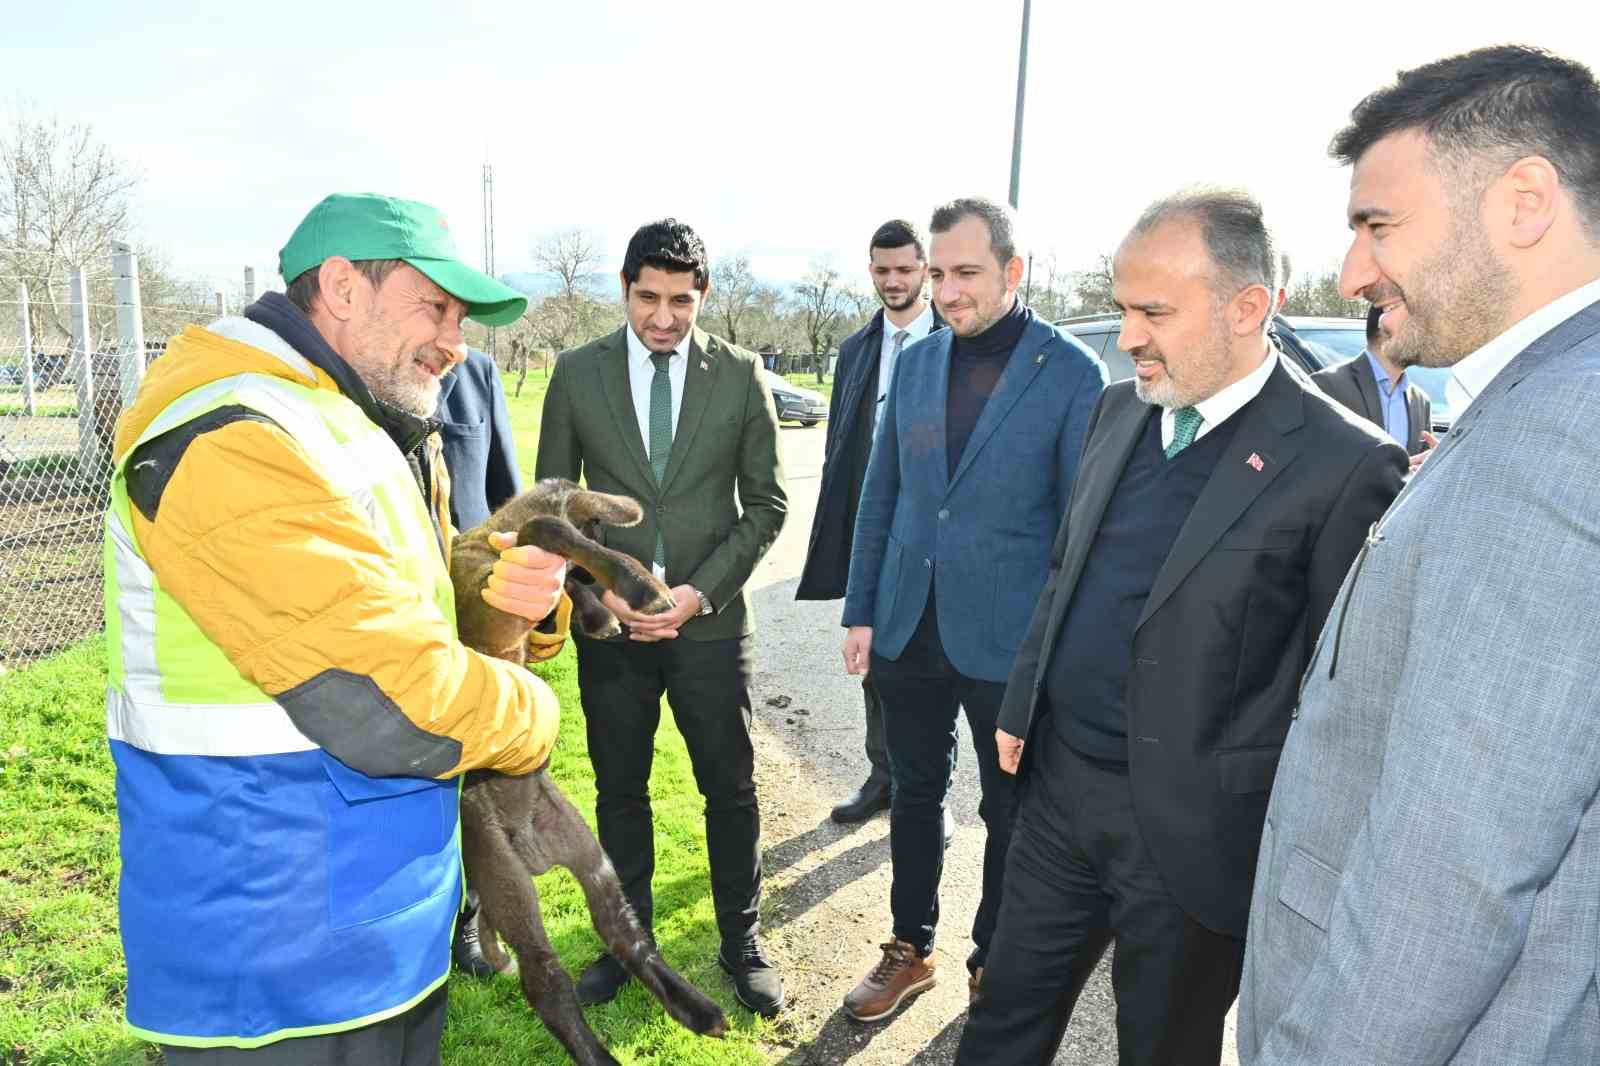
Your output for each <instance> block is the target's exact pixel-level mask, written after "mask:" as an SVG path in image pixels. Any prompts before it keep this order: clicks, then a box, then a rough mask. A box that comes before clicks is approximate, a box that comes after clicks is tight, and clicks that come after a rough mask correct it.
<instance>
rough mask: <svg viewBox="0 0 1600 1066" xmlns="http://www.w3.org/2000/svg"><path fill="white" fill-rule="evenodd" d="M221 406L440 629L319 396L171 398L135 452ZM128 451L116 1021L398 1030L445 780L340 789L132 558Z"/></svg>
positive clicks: (383, 482) (417, 521)
mask: <svg viewBox="0 0 1600 1066" xmlns="http://www.w3.org/2000/svg"><path fill="white" fill-rule="evenodd" d="M228 405H240V406H243V407H246V408H249V409H250V410H252V411H256V412H259V413H260V414H262V415H265V416H266V417H268V418H270V419H271V420H272V421H273V422H275V423H277V424H278V425H279V426H281V427H282V428H283V429H284V430H285V431H286V432H288V433H289V434H290V435H291V436H292V437H294V439H295V440H296V441H297V442H298V443H299V444H300V446H301V447H302V448H304V449H305V451H306V452H307V454H308V455H309V456H310V457H311V460H312V462H313V463H315V464H316V465H317V466H318V467H319V468H320V469H321V472H322V473H323V474H324V475H325V476H326V477H327V478H328V479H329V480H330V481H332V482H333V484H334V485H336V486H338V487H339V488H340V489H341V490H342V491H343V492H345V493H347V494H348V495H349V496H350V497H351V498H352V499H354V500H356V501H358V502H359V503H360V504H361V505H362V507H363V508H364V509H365V511H366V513H367V515H368V516H369V517H370V519H371V522H372V528H373V530H374V531H375V533H376V535H377V536H378V537H380V538H381V539H383V540H384V541H385V542H386V543H387V544H388V545H389V546H390V547H391V548H392V549H393V554H392V558H393V559H394V560H395V561H396V564H397V565H398V567H399V569H400V571H401V573H402V576H403V577H404V578H405V579H406V580H407V581H410V582H412V583H414V584H415V587H417V588H418V589H426V590H431V592H432V596H433V599H434V601H435V603H436V604H437V605H438V608H439V610H440V611H441V612H442V613H443V615H444V616H445V617H446V618H448V619H450V620H451V624H452V626H453V625H454V619H455V606H454V599H453V597H452V594H451V587H450V579H449V574H448V572H447V570H446V567H445V563H444V560H443V558H442V557H441V553H440V550H439V544H438V541H437V539H436V537H435V534H434V531H433V525H432V521H431V519H430V517H429V514H428V508H427V504H426V502H425V501H424V500H423V498H422V494H421V493H419V492H418V491H417V483H416V479H415V477H414V476H413V474H412V472H411V469H410V467H409V466H408V465H407V463H406V460H405V457H404V456H403V455H401V453H400V450H399V449H398V448H397V447H396V446H395V444H394V442H393V441H392V440H391V439H390V438H389V436H388V435H387V434H386V433H384V431H383V430H382V429H380V428H378V427H377V426H375V425H374V424H373V423H372V422H371V421H370V420H368V419H367V417H366V416H365V415H364V414H363V413H362V412H361V410H360V408H358V407H357V406H356V405H355V404H354V403H353V402H351V401H350V400H348V399H346V398H345V397H344V396H342V395H340V394H339V393H337V392H335V391H333V390H329V389H315V388H309V387H306V386H303V385H300V384H297V383H295V382H293V381H289V380H285V379H282V378H276V377H272V376H270V375H266V374H255V373H248V374H240V375H236V376H233V377H228V378H223V379H221V380H218V381H215V382H213V383H211V384H209V385H206V386H203V387H201V388H198V389H195V390H193V391H192V392H189V393H187V394H185V395H183V396H181V397H180V398H178V399H177V400H176V401H174V402H173V403H172V404H171V405H169V406H168V407H167V408H166V409H165V410H164V411H163V412H162V413H161V414H160V415H159V416H158V417H157V418H156V419H155V420H154V421H153V422H152V423H151V424H150V426H149V427H148V428H147V429H146V430H145V432H144V433H143V434H142V435H141V437H140V438H139V442H138V443H139V444H143V443H144V442H146V441H148V440H151V439H154V438H155V437H157V436H160V435H161V434H163V433H166V432H167V431H169V430H172V429H174V428H176V427H178V426H180V425H183V424H184V423H186V422H189V421H191V420H193V419H195V418H198V417H200V416H201V415H204V414H206V413H207V412H209V411H212V410H214V409H216V408H218V407H223V406H228ZM136 447H137V445H135V446H134V448H129V449H128V455H125V456H124V457H123V459H122V461H121V462H120V463H119V464H118V466H117V469H116V472H115V475H114V477H113V480H112V483H111V500H110V506H109V509H108V511H107V513H106V537H105V575H106V588H105V594H106V631H107V633H106V635H107V646H108V649H109V658H110V671H109V684H108V687H107V691H106V726H107V732H108V734H109V737H110V743H111V752H112V757H113V759H114V760H115V762H116V768H117V776H116V788H117V811H118V815H119V817H120V819H121V826H122V836H121V849H122V881H121V889H120V905H121V921H122V942H123V948H124V951H125V953H126V956H127V965H128V993H127V1017H128V1023H129V1025H130V1027H131V1028H132V1029H133V1031H134V1032H135V1033H137V1034H138V1035H139V1036H142V1037H144V1038H145V1039H147V1040H152V1041H156V1042H158V1043H166V1044H178V1045H187V1046H196V1047H206V1046H224V1045H225V1046H237V1047H257V1046H260V1045H263V1044H269V1043H272V1042H274V1041H277V1040H281V1039H284V1038H286V1037H295V1036H313V1035H318V1034H323V1033H331V1032H338V1031H341V1030H345V1029H353V1028H356V1027H358V1026H362V1025H367V1024H371V1023H373V1022H376V1021H380V1020H382V1019H384V1018H387V1017H391V1016H393V1015H396V1014H399V1013H401V1012H403V1011H405V1010H407V1009H409V1008H410V1007H412V1006H413V1005H415V1004H416V1003H418V1002H420V1001H421V1000H422V999H423V998H424V997H425V996H427V995H428V994H429V993H430V992H432V991H433V990H434V989H435V988H437V987H438V986H439V985H440V984H441V983H443V981H444V980H445V977H446V976H447V974H448V971H449V965H450V937H451V933H452V931H453V928H454V921H455V916H456V912H457V910H458V909H459V905H460V893H461V857H460V854H461V853H460V834H459V826H458V820H457V817H458V809H459V802H458V801H459V781H457V780H450V781H435V780H432V779H427V778H413V777H388V778H376V777H369V776H367V775H365V774H363V773H360V772H359V771H357V770H355V769H353V768H351V767H350V766H347V765H346V764H344V763H342V762H340V761H339V760H338V759H336V758H334V757H333V756H332V755H330V754H328V753H327V752H326V751H324V750H322V749H321V748H320V747H318V745H317V744H315V743H313V742H312V741H311V740H310V739H308V738H307V737H306V736H304V735H303V734H302V733H301V732H300V731H299V730H298V729H296V728H295V726H294V723H293V722H292V721H291V720H290V718H289V716H288V715H287V714H286V713H285V712H284V710H283V708H282V707H280V706H279V705H278V704H277V703H275V702H274V701H273V700H272V698H271V697H270V696H268V695H267V694H266V693H265V692H263V691H261V689H259V688H257V687H256V686H255V685H253V684H251V683H250V682H249V681H248V680H246V679H245V678H244V677H243V676H241V675H240V673H239V671H238V670H237V669H236V668H235V667H234V666H233V664H232V663H231V662H229V660H228V659H227V657H226V656H225V655H224V654H223V652H222V649H221V648H219V647H218V646H217V645H216V644H214V643H213V642H212V641H210V640H209V639H207V638H206V636H205V635H204V634H203V633H202V632H201V630H200V629H199V627H198V626H196V625H195V623H194V621H193V620H192V619H191V618H190V617H189V615H188V614H187V613H186V612H185V611H184V609H183V607H182V606H180V605H179V604H178V602H177V601H176V600H174V599H173V598H172V596H171V595H170V594H169V593H167V592H166V591H165V590H164V589H163V588H162V587H161V582H160V580H159V578H158V577H157V575H156V574H155V573H154V572H152V570H151V569H150V566H149V564H148V563H147V562H146V560H145V558H144V555H143V554H142V553H141V551H140V550H139V544H138V541H137V540H136V539H135V538H134V536H133V522H132V518H131V513H130V510H129V508H130V502H129V498H128V491H127V484H126V474H127V464H128V461H129V459H128V456H131V455H132V454H133V453H134V450H135V448H136ZM281 579H282V580H284V581H293V580H295V575H294V574H283V575H281ZM353 665H354V664H353ZM356 672H359V668H358V669H357V671H356Z"/></svg>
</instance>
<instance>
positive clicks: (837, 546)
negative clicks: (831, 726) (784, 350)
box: [794, 218, 955, 842]
mask: <svg viewBox="0 0 1600 1066" xmlns="http://www.w3.org/2000/svg"><path fill="white" fill-rule="evenodd" d="M867 257H868V260H869V264H870V275H869V276H870V277H871V278H872V287H873V290H874V291H875V292H876V293H877V294H878V299H879V300H880V301H882V303H883V309H882V310H880V311H879V312H878V313H877V314H875V315H873V316H872V317H871V318H870V319H868V320H867V324H866V325H864V326H862V327H861V328H860V329H859V330H857V331H856V332H854V333H852V334H851V335H850V336H848V337H846V338H845V339H844V342H843V343H841V344H840V345H839V364H838V369H837V370H836V371H835V373H834V382H833V396H832V398H831V399H830V401H829V404H828V440H827V450H826V451H825V452H824V457H823V461H822V487H821V488H820V489H818V490H817V510H816V514H815V515H814V516H813V518H812V522H811V541H810V544H809V546H808V548H807V550H806V562H805V567H804V569H803V570H801V572H800V585H799V587H798V588H797V589H795V594H794V598H795V599H797V600H838V599H843V598H844V590H845V579H846V578H847V577H848V576H849V573H850V542H851V541H852V540H853V539H854V537H855V529H856V510H857V508H858V507H859V506H860V503H861V485H862V482H864V481H865V480H866V476H867V457H868V456H869V455H870V454H871V452H872V438H873V432H874V430H875V429H876V428H877V422H878V418H879V416H880V415H882V414H883V405H884V404H885V403H886V402H887V400H888V394H889V384H890V382H891V381H892V377H891V375H892V374H893V371H894V364H895V362H896V361H898V359H899V354H900V352H902V351H904V350H905V348H907V347H909V346H910V345H912V344H915V343H916V342H917V341H919V340H922V339H923V338H924V337H926V336H927V335H928V334H929V333H931V332H933V331H934V330H936V329H943V328H944V320H943V319H942V318H940V317H939V315H938V312H936V311H935V310H934V309H933V308H932V307H931V306H930V305H929V303H928V297H927V294H926V292H925V290H926V288H927V281H928V252H927V246H926V243H925V242H924V240H923V237H922V232H921V230H920V228H919V227H918V226H917V225H916V224H915V223H912V222H907V221H906V220H904V219H898V218H897V219H891V220H890V221H888V222H885V223H884V224H883V225H881V226H879V227H878V228H877V230H876V231H874V232H873V234H872V239H871V240H870V241H869V242H868V243H867ZM861 693H862V699H863V702H864V704H865V714H866V727H867V728H866V750H867V764H868V766H869V767H870V768H871V769H870V770H869V771H868V773H867V779H866V781H865V782H864V783H863V784H862V786H861V787H860V788H858V789H857V790H856V792H855V794H854V795H852V796H850V797H849V798H848V799H846V800H844V801H843V802H842V803H840V804H839V805H838V806H836V807H834V808H833V820H834V821H836V822H843V823H846V824H849V823H852V822H864V821H866V820H867V819H868V818H871V817H872V816H873V815H874V814H877V813H878V812H879V811H883V810H888V808H889V785H890V781H891V775H890V772H889V752H888V749H887V748H885V746H884V741H883V705H882V702H881V701H880V700H879V699H878V694H877V691H876V690H875V689H874V688H873V687H872V679H871V678H870V677H868V678H862V680H861ZM944 833H945V840H946V841H947V842H948V841H949V839H950V838H951V837H952V836H953V835H954V833H955V821H954V820H953V819H952V818H951V817H950V813H949V812H948V811H946V812H945V820H944Z"/></svg>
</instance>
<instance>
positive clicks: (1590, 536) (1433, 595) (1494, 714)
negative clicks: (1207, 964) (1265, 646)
mask: <svg viewBox="0 0 1600 1066" xmlns="http://www.w3.org/2000/svg"><path fill="white" fill-rule="evenodd" d="M1333 154H1334V155H1335V157H1337V158H1338V159H1340V160H1342V161H1343V162H1346V163H1352V164H1354V167H1355V170H1354V173H1353V175H1352V178H1351V185H1350V204H1349V218H1350V222H1351V226H1352V229H1353V230H1354V233H1355V237H1354V241H1353V244H1352V246H1351V249H1350V252H1349V254H1348V256H1347V257H1346V260H1345V265H1344V275H1343V279H1342V282H1341V288H1342V289H1343V291H1344V292H1345V294H1346V295H1348V296H1357V295H1359V296H1364V297H1365V298H1366V299H1368V300H1369V301H1371V302H1372V303H1374V304H1376V305H1377V306H1379V307H1380V308H1382V309H1383V312H1384V313H1383V320H1382V327H1383V330H1384V333H1385V334H1386V336H1387V340H1386V345H1385V347H1386V351H1387V353H1388V355H1389V356H1390V357H1391V358H1393V359H1395V360H1396V361H1398V362H1399V363H1401V364H1402V365H1417V364H1419V363H1420V364H1422V365H1428V366H1448V367H1450V368H1451V382H1450V389H1451V391H1452V393H1454V394H1456V395H1457V396H1458V397H1459V401H1460V402H1459V405H1458V404H1457V403H1454V402H1453V403H1452V404H1451V407H1452V409H1454V410H1464V413H1462V414H1461V415H1460V416H1459V417H1458V418H1457V419H1456V420H1455V422H1454V425H1453V427H1452V429H1451V431H1450V434H1449V436H1447V437H1446V438H1445V439H1444V441H1443V443H1441V444H1440V445H1439V447H1438V448H1437V449H1436V450H1435V451H1434V453H1433V457H1432V458H1431V459H1429V460H1428V462H1427V464H1426V465H1424V466H1423V467H1422V469H1421V470H1420V471H1418V472H1417V474H1416V476H1415V477H1413V478H1412V479H1411V481H1410V483H1409V484H1408V485H1407V486H1406V488H1405V490H1404V491H1403V492H1402V493H1401V494H1400V496H1399V497H1398V498H1397V499H1396V501H1395V503H1394V505H1393V506H1392V507H1390V509H1389V511H1388V513H1387V514H1386V515H1385V516H1384V518H1383V519H1382V520H1380V521H1379V522H1378V523H1377V524H1376V525H1375V526H1374V527H1373V529H1372V532H1371V533H1370V534H1369V536H1368V537H1367V542H1366V545H1365V547H1364V548H1363V550H1362V554H1361V556H1360V557H1358V559H1357V561H1356V563H1355V564H1354V566H1353V567H1352V568H1351V572H1350V575H1349V576H1348V577H1347V578H1346V579H1345V583H1344V587H1343V588H1342V589H1341V590H1340V593H1339V597H1338V599H1337V600H1336V602H1335V604H1334V607H1333V610H1332V612H1331V613H1330V614H1329V618H1328V624H1327V625H1326V626H1325V627H1324V629H1323V632H1322V636H1321V638H1320V642H1319V645H1318V650H1317V652H1316V653H1315V654H1314V655H1313V656H1312V664H1311V668H1310V670H1309V671H1307V674H1306V676H1305V679H1304V681H1303V682H1302V686H1303V687H1302V691H1301V695H1300V701H1299V707H1298V710H1297V715H1298V717H1297V720H1296V722H1295V724H1294V725H1293V727H1292V728H1291V729H1290V732H1289V738H1288V742H1287V744H1286V745H1285V747H1284V749H1283V757H1282V760H1281V761H1280V763H1279V766H1278V775H1277V783H1276V785H1275V787H1274V790H1273V795H1272V800H1271V802H1270V805H1269V806H1268V809H1267V823H1266V831H1265V834H1264V836H1263V838H1262V842H1261V851H1260V857H1259V862H1258V866H1257V872H1256V880H1255V894H1254V899H1253V902H1252V905H1251V912H1250V925H1249V934H1248V937H1247V940H1246V961H1245V971H1244V983H1243V989H1242V993H1241V1005H1240V1018H1239V1052H1240V1059H1241V1061H1242V1062H1244V1063H1246V1064H1247V1066H1289V1064H1295V1066H1301V1064H1309V1063H1315V1064H1319V1066H1336V1064H1340V1066H1342V1064H1348V1066H1374V1064H1383V1066H1398V1064H1405V1066H1420V1064H1434V1063H1449V1064H1453V1066H1466V1064H1473V1066H1535V1064H1539V1066H1545V1064H1560V1066H1569V1064H1579V1063H1583V1064H1595V1063H1600V991H1597V989H1596V976H1597V969H1600V967H1597V960H1600V806H1597V805H1596V802H1595V800H1596V793H1597V791H1600V677H1597V673H1600V626H1597V625H1596V624H1595V621H1594V610H1595V606H1594V605H1595V603H1596V602H1597V601H1600V476H1597V475H1596V469H1595V467H1596V459H1597V458H1600V451H1597V448H1596V445H1595V439H1596V438H1595V433H1596V430H1597V428H1600V387H1597V386H1600V85H1597V84H1596V81H1595V78H1594V76H1593V74H1592V73H1591V72H1590V71H1588V70H1587V69H1585V68H1584V67H1582V66H1580V65H1578V64H1576V63H1573V62H1570V61H1567V60H1563V59H1560V58H1557V57H1555V56H1552V55H1550V54H1548V53H1545V52H1541V51H1537V50H1533V49H1527V48H1519V47H1496V48H1488V49H1483V50H1480V51H1476V52H1472V53H1468V54H1466V55H1461V56H1456V57H1453V58H1450V59H1446V60H1442V61H1439V62H1435V63H1432V64H1429V65H1427V66H1424V67H1419V68H1417V69H1415V70H1411V71H1406V72H1403V73H1401V74H1400V76H1399V79H1398V81H1397V82H1396V83H1395V84H1394V85H1392V86H1389V87H1386V88H1384V89H1381V90H1379V91H1378V92H1376V93H1374V94H1372V95H1371V96H1369V97H1367V98H1366V99H1365V100H1363V101H1362V102H1361V104H1360V105H1358V106H1357V107H1356V109H1355V111H1354V112H1353V114H1352V119H1351V123H1350V125H1349V126H1348V127H1346V128H1345V129H1344V130H1343V131H1342V132H1341V133H1340V134H1339V135H1338V136H1337V137H1336V138H1335V139H1334V142H1333Z"/></svg>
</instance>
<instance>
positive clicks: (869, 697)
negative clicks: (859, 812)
mask: <svg viewBox="0 0 1600 1066" xmlns="http://www.w3.org/2000/svg"><path fill="white" fill-rule="evenodd" d="M861 699H862V703H863V704H864V705H865V707H866V717H867V765H868V766H869V767H871V770H870V772H869V773H868V774H867V780H868V781H872V782H876V783H878V784H884V785H887V784H888V783H889V782H890V780H891V779H892V775H891V771H890V769H889V745H888V743H887V742H886V741H885V740H884V739H883V700H882V698H881V697H879V695H878V690H877V689H875V688H873V687H872V677H871V676H870V675H868V676H867V677H864V678H862V679H861Z"/></svg>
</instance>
